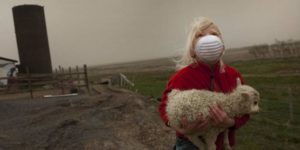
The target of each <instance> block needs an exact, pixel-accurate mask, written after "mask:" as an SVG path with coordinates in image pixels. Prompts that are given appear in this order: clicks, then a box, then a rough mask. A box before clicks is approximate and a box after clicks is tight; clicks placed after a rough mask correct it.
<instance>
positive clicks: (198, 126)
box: [171, 115, 208, 134]
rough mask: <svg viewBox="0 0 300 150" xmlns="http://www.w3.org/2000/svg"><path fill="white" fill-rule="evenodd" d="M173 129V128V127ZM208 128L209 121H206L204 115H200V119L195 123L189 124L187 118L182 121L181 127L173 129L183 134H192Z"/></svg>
mask: <svg viewBox="0 0 300 150" xmlns="http://www.w3.org/2000/svg"><path fill="white" fill-rule="evenodd" d="M171 127H172V126H171ZM207 127H208V119H204V118H203V117H202V115H199V117H198V119H197V120H196V121H194V122H188V120H187V118H186V117H183V118H182V120H181V127H172V128H173V129H175V130H176V131H178V132H180V133H182V134H190V133H194V132H201V131H203V130H206V129H207Z"/></svg>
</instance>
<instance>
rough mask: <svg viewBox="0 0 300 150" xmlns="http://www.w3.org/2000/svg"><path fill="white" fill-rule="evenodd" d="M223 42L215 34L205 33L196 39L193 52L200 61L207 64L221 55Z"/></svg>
mask: <svg viewBox="0 0 300 150" xmlns="http://www.w3.org/2000/svg"><path fill="white" fill-rule="evenodd" d="M223 51H224V44H223V42H222V40H221V39H220V38H219V37H218V36H215V35H206V36H203V37H201V38H199V39H198V41H197V43H196V46H195V52H196V55H197V57H198V58H199V60H200V61H202V62H204V63H208V64H213V63H216V62H217V61H219V60H220V58H221V57H222V55H223Z"/></svg>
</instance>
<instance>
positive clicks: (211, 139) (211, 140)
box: [204, 131, 219, 150]
mask: <svg viewBox="0 0 300 150" xmlns="http://www.w3.org/2000/svg"><path fill="white" fill-rule="evenodd" d="M218 134H219V133H218V132H214V131H212V132H209V133H208V134H206V135H205V136H204V139H205V141H206V145H207V150H216V149H217V148H216V144H215V142H216V140H217V137H218Z"/></svg>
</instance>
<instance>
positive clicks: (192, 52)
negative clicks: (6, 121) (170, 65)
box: [190, 49, 196, 58]
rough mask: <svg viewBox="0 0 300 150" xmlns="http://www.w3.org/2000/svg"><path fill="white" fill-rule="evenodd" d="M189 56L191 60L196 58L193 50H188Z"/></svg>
mask: <svg viewBox="0 0 300 150" xmlns="http://www.w3.org/2000/svg"><path fill="white" fill-rule="evenodd" d="M190 55H191V57H192V58H196V52H195V50H192V49H191V50H190Z"/></svg>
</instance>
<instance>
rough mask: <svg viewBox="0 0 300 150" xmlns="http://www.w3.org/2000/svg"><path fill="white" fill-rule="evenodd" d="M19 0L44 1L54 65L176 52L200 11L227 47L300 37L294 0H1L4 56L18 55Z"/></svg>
mask: <svg viewBox="0 0 300 150" xmlns="http://www.w3.org/2000/svg"><path fill="white" fill-rule="evenodd" d="M22 4H38V5H41V6H44V9H45V17H46V24H47V32H48V39H49V45H50V53H51V59H52V66H53V67H57V66H58V65H61V66H75V65H82V64H87V65H93V66H94V65H104V64H114V63H121V62H129V61H137V60H147V59H156V58H163V57H170V56H174V55H176V54H178V52H179V51H180V50H182V49H183V48H184V46H185V42H186V36H187V31H188V28H189V25H190V23H191V22H192V20H193V19H194V18H195V17H198V16H206V17H209V18H211V19H212V20H213V21H214V22H215V23H216V24H217V25H218V26H219V27H220V29H221V32H222V34H223V38H224V40H225V46H226V47H227V48H238V47H244V46H251V45H256V44H265V43H266V44H272V43H274V42H275V39H277V40H288V39H293V40H300V28H299V26H300V11H299V8H300V1H298V0H285V1H282V0H252V1H241V0H227V1H217V0H189V1H180V0H164V1H161V0H127V1H121V0H86V1H82V0H51V1H39V0H2V1H1V2H0V33H1V34H0V52H1V56H2V57H7V58H11V59H16V60H19V56H18V50H17V44H16V37H15V29H14V23H13V16H12V7H13V6H16V5H22Z"/></svg>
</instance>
